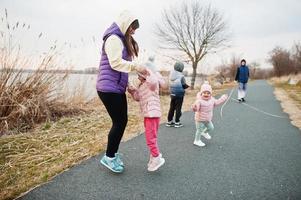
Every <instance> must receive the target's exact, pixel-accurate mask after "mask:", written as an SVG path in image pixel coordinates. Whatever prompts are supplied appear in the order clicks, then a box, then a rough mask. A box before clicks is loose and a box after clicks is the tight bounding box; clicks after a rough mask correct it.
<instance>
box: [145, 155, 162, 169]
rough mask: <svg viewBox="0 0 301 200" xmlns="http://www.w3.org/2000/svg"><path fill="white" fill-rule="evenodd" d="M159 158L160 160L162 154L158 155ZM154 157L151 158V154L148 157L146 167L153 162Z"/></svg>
mask: <svg viewBox="0 0 301 200" xmlns="http://www.w3.org/2000/svg"><path fill="white" fill-rule="evenodd" d="M159 156H160V157H161V158H162V154H161V153H160V154H159ZM153 159H154V157H153V156H152V154H150V155H149V161H148V163H147V167H149V166H150V165H151V163H152V161H153Z"/></svg>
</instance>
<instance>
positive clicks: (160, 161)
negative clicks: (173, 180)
mask: <svg viewBox="0 0 301 200" xmlns="http://www.w3.org/2000/svg"><path fill="white" fill-rule="evenodd" d="M164 163H165V159H164V158H162V155H161V154H160V155H159V156H157V157H155V158H154V157H153V159H152V161H151V162H150V164H149V166H148V168H147V170H148V171H150V172H153V171H156V170H158V169H159V167H161V166H162V165H164Z"/></svg>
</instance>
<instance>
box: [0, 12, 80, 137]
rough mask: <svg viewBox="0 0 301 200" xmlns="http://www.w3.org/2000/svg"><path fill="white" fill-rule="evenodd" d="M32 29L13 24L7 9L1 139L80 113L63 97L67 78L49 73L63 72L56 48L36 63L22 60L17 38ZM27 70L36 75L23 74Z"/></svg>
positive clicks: (0, 29) (0, 48)
mask: <svg viewBox="0 0 301 200" xmlns="http://www.w3.org/2000/svg"><path fill="white" fill-rule="evenodd" d="M29 29H30V25H26V24H25V23H23V25H21V24H20V23H19V22H16V23H13V24H12V23H10V22H9V18H8V13H7V10H6V9H5V16H3V17H1V21H0V33H1V34H0V136H1V135H3V134H8V133H11V132H13V133H18V132H24V131H26V130H28V129H30V128H32V127H33V126H34V124H36V123H40V122H42V121H45V120H47V119H55V118H58V117H61V116H65V115H68V114H74V113H78V112H81V109H80V108H76V107H74V106H72V107H71V106H70V103H66V102H65V100H64V98H62V96H61V95H60V90H59V87H60V86H61V84H62V82H63V81H64V80H65V78H66V77H67V75H68V74H67V73H65V74H60V75H58V74H55V73H48V72H47V70H56V69H59V68H60V66H59V64H58V63H59V60H60V59H61V57H62V56H61V55H60V54H61V51H60V50H59V49H58V48H57V45H54V46H52V47H50V49H49V50H48V51H46V52H44V53H42V54H41V55H36V56H37V57H38V56H40V57H39V58H36V59H34V58H31V57H24V56H22V54H23V52H22V47H21V45H20V41H18V40H17V38H18V37H17V35H20V34H25V33H26V32H27V31H28V30H29ZM41 36H42V34H40V35H39V36H38V38H36V39H37V40H39V38H40V37H41ZM34 42H37V41H34ZM25 67H28V68H30V69H36V71H34V72H31V73H24V68H25Z"/></svg>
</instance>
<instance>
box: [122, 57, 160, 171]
mask: <svg viewBox="0 0 301 200" xmlns="http://www.w3.org/2000/svg"><path fill="white" fill-rule="evenodd" d="M152 62H153V58H152V57H150V58H149V62H148V63H147V64H146V66H147V67H148V68H147V72H148V73H147V74H141V73H140V74H138V79H139V81H140V82H139V85H138V87H137V88H134V87H133V86H130V87H129V88H128V92H129V93H130V94H131V95H132V97H133V98H134V99H135V100H136V101H138V102H139V105H140V110H141V113H142V114H143V116H144V128H145V138H146V143H147V146H148V148H149V151H150V159H149V162H148V164H147V166H148V168H147V169H148V171H156V170H157V169H158V168H159V167H161V166H162V165H163V164H164V163H165V159H164V158H163V157H162V154H161V153H160V150H159V147H158V141H157V135H158V129H159V124H160V117H161V105H160V96H159V88H160V86H161V87H162V86H163V87H165V81H164V79H163V77H162V76H161V74H160V73H159V72H156V70H155V67H154V65H153V64H152Z"/></svg>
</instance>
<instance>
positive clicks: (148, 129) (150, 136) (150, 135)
mask: <svg viewBox="0 0 301 200" xmlns="http://www.w3.org/2000/svg"><path fill="white" fill-rule="evenodd" d="M159 123H160V118H159V117H154V118H150V117H145V118H144V128H145V139H146V144H147V146H148V148H149V151H150V153H151V154H152V156H153V157H157V156H158V155H159V154H160V151H159V147H158V142H157V135H158V129H159Z"/></svg>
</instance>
